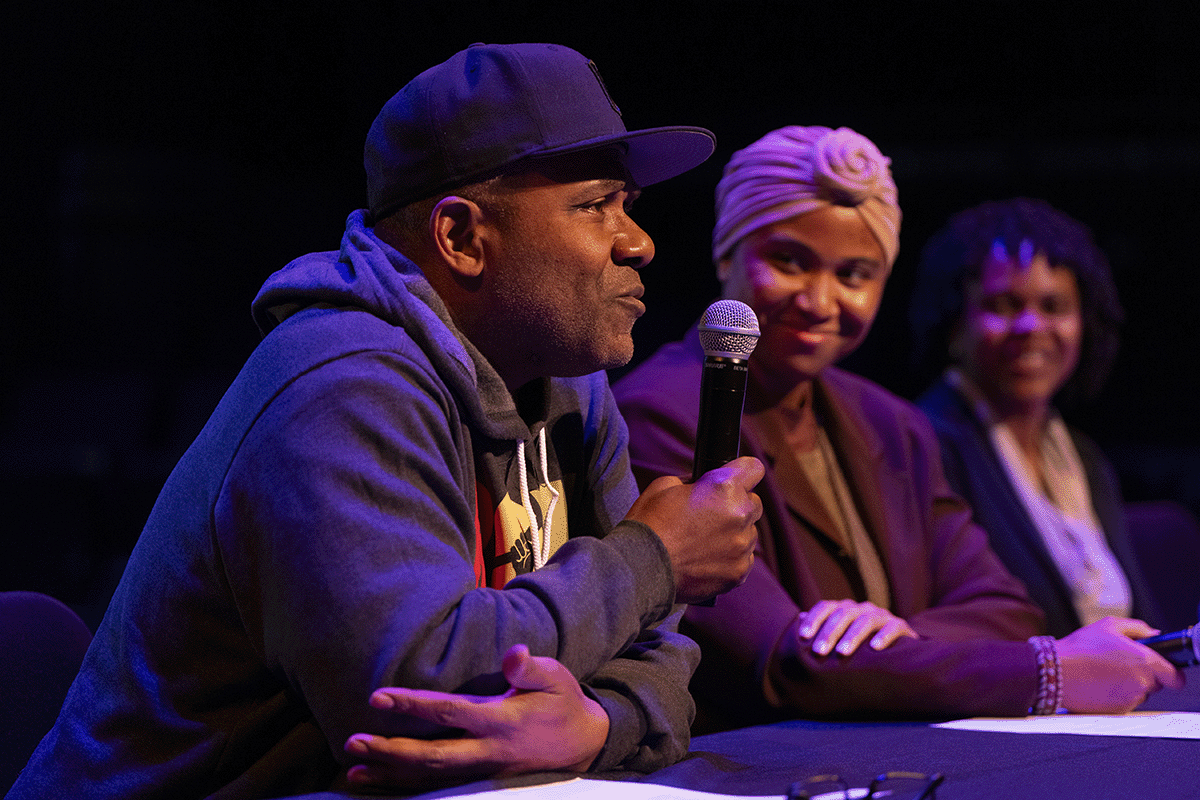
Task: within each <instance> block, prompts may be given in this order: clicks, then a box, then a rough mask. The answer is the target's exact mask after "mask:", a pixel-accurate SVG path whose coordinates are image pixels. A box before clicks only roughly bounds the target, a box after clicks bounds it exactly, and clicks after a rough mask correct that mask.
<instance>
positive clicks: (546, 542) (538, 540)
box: [517, 428, 558, 569]
mask: <svg viewBox="0 0 1200 800" xmlns="http://www.w3.org/2000/svg"><path fill="white" fill-rule="evenodd" d="M538 452H539V453H540V455H541V468H542V475H541V478H542V481H543V482H544V483H545V484H546V488H547V489H548V490H549V491H550V506H549V507H548V508H547V509H546V520H545V521H546V527H545V530H543V529H542V528H541V526H539V525H538V523H537V516H536V515H534V513H533V502H532V501H531V500H530V499H529V481H528V480H527V479H526V477H525V442H524V441H518V442H517V461H518V462H520V470H521V472H520V482H521V503H522V504H523V505H524V506H525V514H526V515H527V516H528V517H529V537H530V539H532V546H533V568H534V569H541V568H542V565H543V564H545V563H546V561H547V560H549V558H550V528H551V526H552V525H553V524H554V506H555V505H557V504H558V490H557V489H555V488H554V484H552V483H551V482H550V469H549V465H548V462H547V460H546V429H545V428H542V429H541V430H540V431H538Z"/></svg>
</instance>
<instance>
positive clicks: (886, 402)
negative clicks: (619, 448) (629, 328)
mask: <svg viewBox="0 0 1200 800" xmlns="http://www.w3.org/2000/svg"><path fill="white" fill-rule="evenodd" d="M889 163H890V162H889V160H888V159H887V158H885V157H884V156H883V155H882V154H881V153H880V152H879V150H878V148H876V147H875V145H874V144H872V143H871V142H870V141H869V140H867V139H866V138H864V137H863V136H861V135H859V134H858V133H855V132H854V131H852V130H850V129H848V128H838V129H836V130H832V129H830V128H825V127H816V126H813V127H800V126H791V127H787V128H782V129H779V130H776V131H773V132H771V133H769V134H767V135H766V136H764V137H763V138H762V139H760V140H759V141H757V142H755V143H754V144H751V145H750V146H749V147H747V148H745V149H744V150H740V151H738V152H737V153H735V154H734V155H733V157H732V159H731V160H730V162H729V164H728V165H727V166H726V168H725V173H724V177H723V178H722V180H721V182H720V184H719V185H718V187H717V204H716V205H717V208H716V210H717V220H716V227H715V230H714V233H713V260H714V262H715V264H716V268H717V276H718V278H719V279H720V281H721V285H722V296H723V297H724V298H727V299H732V300H739V301H742V302H744V303H746V304H747V305H748V306H750V308H751V309H752V311H753V312H754V314H755V315H756V317H757V320H758V324H759V327H760V329H761V337H760V338H759V340H758V344H757V347H755V349H754V351H753V353H752V354H751V356H750V357H749V359H748V386H747V391H746V402H745V416H744V418H743V421H742V427H741V452H742V454H743V455H753V456H756V457H757V458H758V459H759V460H760V461H761V462H762V463H763V464H764V465H765V466H766V476H765V477H764V478H763V480H762V482H761V483H760V484H759V485H758V486H757V487H756V492H757V494H758V495H759V497H760V498H761V499H762V502H763V515H762V517H761V519H760V520H759V523H758V534H759V548H758V551H757V552H756V559H755V563H754V566H753V567H752V569H751V571H750V574H749V576H748V577H747V579H746V581H745V583H743V584H742V585H741V586H739V587H737V588H736V589H734V590H733V591H731V592H729V593H728V594H725V595H723V596H721V597H719V598H718V599H717V600H716V602H715V604H713V605H712V606H691V607H690V608H688V610H687V612H686V613H685V617H684V626H683V629H686V630H687V632H688V634H689V635H690V636H692V637H693V638H695V639H696V640H697V641H698V642H699V643H700V647H701V653H702V658H701V662H700V667H699V668H698V670H697V672H696V675H695V678H694V679H693V681H692V685H691V688H692V691H693V694H694V695H695V697H696V702H697V707H698V718H697V719H698V722H697V726H696V728H695V729H696V730H701V731H702V730H711V729H715V728H725V727H734V726H741V725H750V724H757V723H762V722H767V721H771V720H778V719H784V718H789V717H808V718H812V717H838V718H846V717H870V718H875V719H879V718H887V717H899V718H914V717H942V718H945V717H961V716H974V715H987V716H1000V715H1004V716H1011V715H1024V714H1026V713H1029V712H1031V711H1033V712H1037V713H1052V712H1055V711H1058V710H1060V709H1069V710H1072V711H1080V712H1085V711H1090V712H1117V711H1124V710H1128V709H1131V708H1133V707H1135V706H1136V705H1138V704H1139V703H1140V702H1141V701H1142V700H1143V699H1144V698H1145V696H1146V694H1147V693H1148V692H1151V691H1154V690H1155V689H1157V688H1158V687H1159V686H1162V685H1169V686H1178V685H1180V681H1181V677H1180V675H1179V673H1178V672H1177V671H1176V670H1175V669H1174V668H1173V667H1172V666H1171V665H1170V664H1169V663H1168V662H1167V661H1166V660H1165V659H1163V658H1162V657H1161V656H1159V655H1158V654H1157V653H1154V652H1153V651H1151V650H1150V649H1149V648H1147V647H1145V646H1143V645H1141V644H1138V643H1136V642H1134V641H1133V640H1132V639H1131V638H1130V637H1133V636H1147V635H1150V634H1151V633H1153V629H1151V628H1150V627H1149V626H1148V625H1147V624H1145V623H1144V622H1140V621H1136V620H1127V619H1113V618H1110V619H1107V620H1104V621H1102V622H1098V623H1096V624H1094V625H1092V626H1089V627H1086V628H1083V629H1081V630H1080V631H1077V632H1076V633H1073V634H1071V635H1070V636H1067V637H1065V638H1063V639H1061V640H1055V639H1053V638H1051V637H1049V636H1044V635H1042V633H1043V628H1042V625H1043V620H1042V614H1041V612H1040V611H1039V610H1038V609H1037V607H1036V606H1035V605H1034V603H1033V602H1031V600H1030V598H1029V596H1028V595H1027V593H1026V591H1025V589H1024V587H1023V586H1022V585H1021V583H1020V581H1018V580H1017V579H1016V578H1014V577H1013V576H1012V574H1011V573H1010V572H1009V571H1008V570H1006V569H1005V568H1004V565H1003V564H1002V563H1001V562H1000V561H999V559H998V558H997V557H996V555H995V554H994V553H993V552H992V550H991V549H990V548H989V547H988V542H987V534H986V533H984V531H983V530H982V529H981V528H980V527H979V526H978V525H976V524H975V523H974V522H973V520H972V515H971V510H970V508H969V507H968V506H967V505H966V504H965V503H964V502H963V501H962V500H961V499H960V498H959V497H957V496H956V495H955V494H954V493H953V492H952V491H951V489H950V487H949V486H948V485H947V483H946V479H945V476H944V474H943V472H942V463H941V457H940V454H939V452H938V444H937V439H936V438H935V436H934V434H933V431H932V429H931V427H930V425H929V422H928V420H926V419H925V417H924V415H922V414H921V412H920V411H919V410H918V409H916V408H914V407H913V406H912V405H911V404H910V403H907V402H905V401H904V400H901V399H900V398H898V397H896V396H895V395H893V394H891V393H889V392H887V391H886V390H884V389H883V388H882V387H880V386H878V385H876V384H874V383H871V382H870V381H867V380H865V379H863V378H861V377H858V376H856V375H852V374H850V373H848V372H845V371H844V370H841V369H839V368H837V367H836V366H834V364H835V363H836V362H837V361H838V360H840V359H841V358H843V357H845V356H846V355H848V354H849V353H850V352H852V351H853V350H854V349H855V348H856V347H857V346H858V345H859V344H860V343H861V342H862V341H863V339H864V337H865V336H866V335H867V332H868V331H869V330H870V328H871V324H872V322H873V321H874V319H875V316H876V313H877V312H878V310H879V304H880V300H881V298H882V296H883V289H884V285H885V284H886V282H887V279H888V276H889V274H890V272H891V269H892V264H893V263H894V262H895V259H896V251H897V249H898V244H899V229H900V209H899V206H898V204H897V199H896V187H895V184H894V183H893V181H892V177H891V173H890V170H889ZM703 363H704V354H703V351H702V348H701V345H700V343H699V341H698V339H697V334H696V330H692V331H691V332H690V333H689V335H688V336H687V337H686V338H685V339H684V340H683V341H680V342H676V343H674V344H669V345H666V346H665V347H663V348H662V349H660V350H659V351H658V352H657V353H656V354H654V355H653V356H651V357H650V358H649V359H648V360H646V361H645V362H644V363H643V364H641V365H640V366H639V367H638V368H637V369H635V370H634V371H633V372H631V373H629V374H628V375H626V376H625V378H623V379H622V380H621V381H620V382H619V383H618V384H617V385H616V386H615V387H614V393H615V395H616V397H617V401H618V403H619V404H620V406H621V411H622V413H623V414H624V416H625V418H626V420H627V422H628V424H629V428H630V437H629V441H630V446H629V453H630V460H631V462H632V463H633V466H634V473H635V475H637V476H638V479H639V481H640V482H643V483H645V482H648V481H649V480H651V479H653V478H654V477H657V476H659V475H686V474H689V473H690V471H691V466H692V461H693V453H694V451H695V445H696V436H695V432H696V429H697V421H698V417H699V399H698V396H697V389H698V387H699V386H700V381H701V377H700V376H701V372H702V370H703Z"/></svg>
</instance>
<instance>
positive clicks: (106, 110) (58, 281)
mask: <svg viewBox="0 0 1200 800" xmlns="http://www.w3.org/2000/svg"><path fill="white" fill-rule="evenodd" d="M1196 18H1197V15H1196V13H1195V11H1194V9H1193V8H1192V7H1191V4H1190V3H1188V2H1182V1H1181V2H1154V1H1153V0H1149V1H1147V2H1141V3H1126V4H1119V5H1118V4H1108V3H1101V4H1091V5H1088V4H1078V3H1072V4H1066V3H1062V4H1058V3H1045V2H1042V3H1024V2H1012V1H1008V0H980V2H974V3H961V2H955V3H948V2H946V3H943V2H875V3H872V2H859V3H848V2H822V3H814V2H805V1H804V0H775V1H771V0H737V1H734V0H729V1H728V2H714V1H712V0H708V1H704V0H697V1H696V2H674V1H672V0H665V1H663V2H658V1H657V0H641V1H640V2H625V1H624V0H621V1H617V2H602V3H595V2H593V3H586V4H585V3H566V2H532V1H531V0H526V1H525V2H503V1H502V0H493V2H488V3H478V2H458V3H425V2H383V1H382V0H376V1H375V2H371V1H369V0H340V1H339V2H313V1H312V0H307V1H306V0H292V1H291V2H276V3H266V2H256V1H255V0H249V1H248V2H246V1H242V0H236V1H235V0H225V1H224V2H187V1H176V2H153V3H152V2H129V0H117V1H116V2H110V3H90V2H55V1H54V0H38V1H37V2H32V1H31V0H8V1H7V2H5V3H3V4H0V76H2V77H0V81H3V88H4V107H5V113H4V118H5V122H4V125H3V130H4V135H5V138H6V142H5V144H6V146H5V147H4V152H3V163H4V173H3V174H4V177H5V180H4V186H3V188H4V191H3V192H0V209H2V216H0V218H2V219H3V224H4V229H3V230H4V234H5V236H4V246H3V264H4V281H3V284H2V287H3V288H2V289H0V334H2V335H3V341H4V345H3V347H0V353H3V356H2V357H3V362H2V364H0V367H2V370H3V371H2V373H0V374H2V375H3V378H2V379H0V380H2V384H0V526H2V529H3V530H4V531H5V552H4V554H3V557H0V589H9V588H36V589H41V590H43V591H49V592H51V593H54V594H57V595H59V596H61V597H64V598H65V599H67V600H69V601H71V602H73V603H74V604H75V605H76V606H77V607H82V608H83V609H84V612H85V614H87V615H88V618H89V621H92V622H93V623H94V621H95V616H96V614H98V609H102V608H103V605H104V603H105V602H106V601H107V592H108V591H109V590H110V589H111V584H112V581H113V580H114V576H115V575H116V574H117V573H118V572H119V569H120V566H121V563H122V562H123V559H124V556H125V554H126V553H127V552H128V549H129V547H130V546H131V545H132V543H133V541H134V540H135V538H136V536H137V533H138V531H139V529H140V527H141V524H142V522H143V521H144V519H145V516H146V514H147V513H148V511H149V509H150V505H151V504H152V502H153V499H154V496H155V494H156V493H157V490H158V488H159V487H160V486H161V484H162V481H163V480H164V479H165V477H166V475H167V473H168V471H169V470H170V468H171V466H172V465H173V464H174V462H175V460H176V459H177V458H178V457H179V455H180V454H181V453H182V451H183V449H184V448H186V446H187V444H188V443H189V442H190V440H191V438H192V437H193V436H194V435H195V433H196V432H197V431H198V430H199V427H200V426H201V425H202V424H203V422H204V420H205V418H206V417H207V415H208V413H209V412H210V411H211V409H212V407H213V405H214V404H215V403H216V401H217V399H218V398H219V397H220V394H221V392H222V391H223V389H224V387H225V386H226V385H227V384H228V382H229V381H230V380H231V379H232V377H233V376H234V375H235V374H236V371H237V369H238V367H239V366H240V364H241V362H242V361H243V359H244V358H245V356H246V355H247V354H248V353H249V351H250V350H251V349H252V348H253V347H254V344H255V342H256V341H257V334H256V332H255V330H254V328H253V325H252V324H251V321H250V316H249V310H248V309H249V303H250V300H251V299H252V297H253V296H254V293H255V290H256V289H257V287H258V286H259V285H260V283H261V282H262V280H263V279H264V278H265V277H266V276H267V275H268V274H269V273H271V272H272V271H274V270H275V269H278V268H279V267H281V266H282V265H283V264H285V263H286V262H287V261H289V260H290V259H291V258H293V257H295V256H297V255H300V254H303V253H305V252H309V251H311V250H324V249H333V248H336V247H337V245H338V239H339V235H340V232H341V229H342V223H343V221H344V219H345V217H346V215H347V214H348V213H349V212H350V211H351V210H352V209H354V208H356V207H359V206H360V205H362V203H363V197H364V191H363V187H362V182H363V175H362V167H361V148H362V140H363V136H364V134H365V132H366V129H367V127H368V126H369V124H370V122H371V120H372V119H373V118H374V115H375V113H376V112H377V110H378V108H379V107H380V105H381V104H382V103H383V102H384V101H385V100H386V99H387V98H388V97H389V96H390V95H391V94H392V93H394V92H395V91H396V90H397V89H399V88H400V86H401V85H403V84H404V83H405V82H406V81H407V80H408V78H410V77H411V76H412V75H414V74H416V73H417V72H419V71H420V70H422V69H424V68H426V67H428V66H430V65H431V64H433V63H435V62H438V61H441V60H443V59H444V58H446V57H448V56H450V55H451V54H452V53H453V52H455V51H456V50H458V49H461V48H462V47H464V46H466V45H468V44H470V43H471V42H474V41H493V42H497V41H500V42H503V41H553V42H560V43H563V44H567V45H570V46H572V47H574V48H576V49H577V50H579V51H581V52H583V53H585V54H586V55H588V56H589V57H591V58H592V59H593V60H595V62H596V63H597V65H598V66H599V68H600V71H601V74H602V75H604V77H605V80H606V82H607V84H608V87H609V89H610V91H611V93H612V95H613V97H614V98H615V99H616V101H617V102H618V104H620V106H621V108H622V110H623V112H624V115H625V118H626V122H627V124H628V125H629V126H630V127H646V126H651V125H658V124H680V123H682V124H696V125H703V126H705V127H708V128H710V129H711V130H713V131H714V132H715V133H716V134H717V137H718V140H719V145H718V151H717V154H716V155H715V156H714V157H713V158H712V159H711V160H710V162H709V163H707V164H705V165H704V166H703V167H701V168H699V169H697V170H695V171H693V172H692V173H690V174H688V175H686V176H683V177H681V178H678V179H675V180H673V181H671V182H669V183H667V184H664V185H662V186H659V187H653V188H651V189H650V190H649V191H648V192H646V194H645V196H644V197H643V198H642V200H640V201H639V204H638V207H637V213H638V215H639V221H641V222H642V223H643V224H644V226H645V227H646V228H647V230H649V231H650V233H651V234H652V235H653V236H654V238H655V240H656V243H657V246H658V256H657V258H656V259H655V261H654V263H653V264H652V265H650V266H649V267H648V268H647V269H646V270H645V272H644V274H643V277H644V280H645V283H646V285H647V296H646V300H647V304H648V306H649V309H650V310H649V312H648V314H647V315H646V317H644V318H643V320H642V321H641V322H639V324H638V326H637V329H636V335H637V342H638V355H637V358H639V359H640V358H644V357H645V356H647V355H649V353H650V352H652V350H653V349H654V348H655V347H656V346H658V345H659V344H661V343H662V342H664V341H667V340H669V339H671V338H673V337H676V336H678V335H679V334H680V333H681V332H682V331H683V330H684V329H685V328H686V327H687V326H688V325H689V324H690V323H691V322H692V321H693V320H694V319H695V318H696V317H697V316H698V315H699V314H700V313H701V312H702V311H703V309H704V308H705V306H706V305H707V303H708V302H709V301H710V300H711V299H712V297H713V295H714V293H715V291H716V283H715V280H714V279H713V277H712V270H711V265H710V263H709V257H708V235H709V231H710V229H711V225H712V218H713V212H712V189H713V186H714V185H715V183H716V181H717V178H718V177H719V174H720V169H721V166H722V164H723V163H724V161H725V160H726V159H727V158H728V156H729V154H730V153H731V152H732V151H733V150H735V149H737V148H739V147H741V146H744V145H745V144H747V143H749V142H750V141H752V140H754V139H755V138H757V137H759V136H761V135H762V134H763V133H765V132H767V131H768V130H771V129H773V128H776V127H779V126H781V125H786V124H824V125H830V126H834V127H836V126H839V125H847V126H850V127H852V128H855V129H856V130H858V131H860V132H861V133H863V134H865V135H867V136H869V137H870V138H872V139H873V140H875V141H876V142H877V143H878V144H879V145H880V148H881V149H882V150H883V152H884V153H885V154H887V155H889V156H890V157H891V158H892V159H893V168H894V172H895V176H896V180H897V183H898V185H899V188H900V199H901V204H902V207H903V209H904V225H903V231H902V237H901V251H900V257H899V261H898V263H897V265H896V270H895V274H894V277H893V278H892V282H891V285H890V286H889V289H888V294H887V296H886V298H885V302H884V306H883V309H882V310H881V313H880V318H879V320H878V322H877V323H876V326H875V330H874V332H873V333H872V334H871V336H870V338H869V339H868V341H867V343H866V344H865V345H864V347H863V348H862V350H861V351H860V352H859V353H858V354H856V355H855V356H853V357H852V358H851V359H850V361H849V366H851V367H852V368H854V369H856V370H858V371H861V372H863V373H865V374H867V375H868V376H870V377H872V378H875V379H876V380H878V381H880V382H881V383H883V384H884V385H886V386H888V387H890V388H892V389H893V390H895V391H897V392H899V393H901V394H903V395H906V396H912V395H914V394H915V393H916V392H918V391H919V390H920V389H921V388H922V386H923V383H924V381H925V379H926V377H927V376H917V375H913V374H912V373H911V372H910V371H909V370H908V368H907V349H908V335H907V331H906V329H905V323H904V319H905V305H906V303H907V301H908V292H909V289H910V285H911V273H912V270H913V267H914V265H915V261H916V257H917V254H918V252H919V249H920V246H921V243H922V242H923V240H924V239H925V237H926V236H927V235H928V234H929V233H931V232H932V231H933V230H934V229H935V228H936V227H938V226H939V225H940V224H941V223H942V222H943V221H944V219H945V218H946V217H947V216H948V215H949V214H950V213H952V212H954V211H956V210H958V209H960V208H962V207H965V206H967V205H971V204H974V203H977V202H979V201H981V200H984V199H992V198H1002V197H1008V196H1012V195H1015V194H1024V195H1030V196H1036V197H1043V198H1046V199H1047V200H1049V201H1050V202H1052V203H1053V204H1055V205H1056V206H1058V207H1060V208H1062V209H1063V210H1065V211H1067V212H1068V213H1070V214H1072V215H1074V216H1076V217H1077V218H1079V219H1081V220H1083V221H1085V222H1087V223H1088V224H1089V225H1091V226H1092V227H1093V229H1094V230H1095V231H1096V234H1097V238H1098V240H1099V242H1100V243H1101V245H1102V246H1103V248H1104V249H1105V250H1106V252H1107V253H1108V255H1109V257H1110V259H1111V261H1112V263H1113V266H1114V269H1115V270H1116V275H1117V282H1118V286H1119V289H1120V292H1121V296H1122V299H1123V300H1124V303H1125V306H1126V308H1127V310H1128V316H1129V321H1128V323H1127V325H1126V327H1125V344H1124V348H1123V350H1122V354H1121V357H1120V361H1119V363H1118V364H1117V368H1116V371H1115V378H1114V379H1113V380H1112V381H1111V383H1110V385H1109V387H1108V389H1107V390H1106V392H1105V394H1104V397H1103V398H1102V401H1101V402H1099V403H1097V404H1094V405H1092V406H1090V407H1089V408H1086V409H1081V410H1080V411H1079V412H1078V413H1077V414H1076V415H1075V419H1076V421H1078V422H1079V423H1080V424H1081V425H1082V426H1083V427H1085V428H1086V429H1087V430H1088V431H1090V432H1091V433H1092V434H1093V435H1094V436H1095V437H1096V438H1097V439H1098V440H1100V441H1101V442H1102V443H1103V444H1104V445H1105V446H1106V447H1107V448H1108V449H1109V451H1110V453H1111V454H1112V455H1113V457H1114V458H1115V459H1116V460H1117V463H1118V466H1119V467H1120V468H1121V471H1122V474H1123V477H1124V480H1125V488H1126V491H1127V493H1129V494H1130V495H1131V496H1133V497H1141V496H1173V497H1176V498H1178V499H1181V500H1183V501H1184V502H1187V503H1189V504H1191V505H1193V507H1196V506H1198V505H1200V482H1198V481H1197V477H1196V476H1197V474H1198V473H1197V469H1196V466H1197V456H1196V453H1197V446H1198V445H1200V420H1198V419H1197V416H1196V414H1195V413H1194V409H1195V408H1196V400H1195V397H1196V392H1197V382H1198V380H1200V379H1198V376H1197V370H1196V369H1195V368H1194V366H1193V364H1194V361H1195V356H1194V353H1195V352H1196V351H1197V345H1198V344H1200V326H1198V325H1197V324H1196V317H1197V308H1198V306H1200V304H1198V303H1197V299H1198V298H1197V293H1198V283H1200V282H1198V281H1197V279H1196V277H1195V271H1196V266H1195V263H1194V262H1195V257H1194V252H1195V249H1196V248H1195V244H1194V242H1195V239H1196V232H1197V229H1198V228H1200V213H1198V212H1200V199H1198V193H1197V190H1196V186H1197V183H1198V179H1200V105H1198V99H1197V91H1196V84H1195V82H1194V80H1193V79H1191V78H1190V77H1189V76H1190V75H1191V74H1192V71H1193V70H1192V67H1193V64H1192V63H1191V62H1192V61H1193V51H1194V42H1195V40H1196V34H1197V33H1198V31H1197V23H1196Z"/></svg>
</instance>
